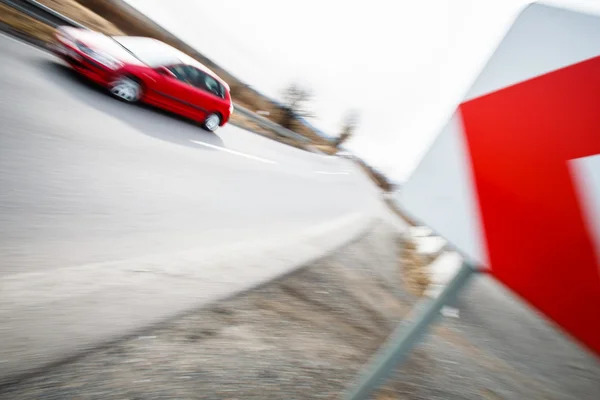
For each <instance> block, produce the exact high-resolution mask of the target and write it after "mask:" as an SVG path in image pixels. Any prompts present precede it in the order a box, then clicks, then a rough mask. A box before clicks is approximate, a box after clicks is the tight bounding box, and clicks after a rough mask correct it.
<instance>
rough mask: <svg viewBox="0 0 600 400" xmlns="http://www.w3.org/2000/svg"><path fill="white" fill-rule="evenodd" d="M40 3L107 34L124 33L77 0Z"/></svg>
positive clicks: (46, 0) (53, 0)
mask: <svg viewBox="0 0 600 400" xmlns="http://www.w3.org/2000/svg"><path fill="white" fill-rule="evenodd" d="M38 1H39V2H40V3H42V4H44V5H46V6H48V7H50V8H51V9H53V10H56V11H58V12H59V13H61V14H63V15H65V16H67V17H69V18H71V19H72V20H75V21H77V22H79V23H81V24H83V25H85V26H87V27H89V28H91V29H93V30H95V31H98V32H102V33H104V34H107V35H122V34H123V32H122V31H121V30H119V29H118V28H117V27H116V26H114V25H113V24H111V23H110V22H108V21H107V20H105V19H104V18H102V17H100V16H99V15H98V14H96V13H94V12H92V11H90V10H89V9H87V8H85V7H84V6H82V5H81V4H79V3H78V2H77V1H75V0H38Z"/></svg>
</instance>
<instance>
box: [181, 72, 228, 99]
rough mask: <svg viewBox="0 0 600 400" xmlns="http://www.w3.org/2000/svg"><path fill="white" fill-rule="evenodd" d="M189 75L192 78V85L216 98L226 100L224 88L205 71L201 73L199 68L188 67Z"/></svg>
mask: <svg viewBox="0 0 600 400" xmlns="http://www.w3.org/2000/svg"><path fill="white" fill-rule="evenodd" d="M188 73H189V76H190V80H191V83H192V85H194V86H195V87H197V88H199V89H201V90H204V91H206V92H209V93H212V94H214V95H215V96H218V97H221V98H224V97H225V91H224V90H223V86H222V85H221V84H220V83H219V82H218V81H217V80H216V79H215V78H213V77H212V76H210V75H208V74H207V73H206V72H204V71H200V70H199V69H197V68H194V67H192V66H188Z"/></svg>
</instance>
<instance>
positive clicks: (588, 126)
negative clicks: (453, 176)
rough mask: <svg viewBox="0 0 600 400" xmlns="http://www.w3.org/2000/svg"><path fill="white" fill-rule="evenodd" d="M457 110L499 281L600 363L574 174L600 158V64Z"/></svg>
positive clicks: (592, 282) (597, 291) (592, 275)
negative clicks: (581, 162)
mask: <svg viewBox="0 0 600 400" xmlns="http://www.w3.org/2000/svg"><path fill="white" fill-rule="evenodd" d="M460 111H461V114H462V117H463V123H464V134H465V137H466V141H467V143H468V147H469V150H470V156H471V162H472V167H473V173H474V180H475V186H476V193H477V196H478V198H479V205H480V212H481V217H482V221H483V227H484V231H485V240H486V243H485V244H486V246H487V249H488V259H489V262H490V266H491V271H492V273H493V274H494V275H495V276H496V277H497V278H498V279H499V280H500V281H502V282H503V283H504V284H506V285H507V286H508V287H510V288H511V289H513V290H514V291H515V292H517V293H518V294H520V295H521V296H522V297H524V298H525V299H526V300H528V301H529V302H530V303H531V304H533V305H534V306H535V307H537V308H538V309H539V310H541V311H542V312H543V313H545V314H546V315H547V316H549V317H550V318H552V319H553V320H554V321H556V322H557V323H558V324H559V325H560V326H562V327H563V328H564V329H566V330H567V331H568V332H570V333H571V334H572V335H573V336H575V337H576V338H578V339H579V340H580V341H581V342H583V343H584V344H585V345H587V346H588V347H589V348H591V349H592V350H594V351H595V352H596V353H598V354H600V265H599V264H600V262H599V261H598V259H597V256H596V254H597V253H596V249H595V247H594V241H593V239H592V236H591V232H590V230H589V228H588V227H589V225H587V224H586V220H585V217H584V215H585V212H584V211H585V210H583V209H582V206H581V204H582V202H581V201H580V199H579V198H578V192H577V190H576V187H575V182H574V179H573V176H572V173H571V170H570V169H569V167H568V164H569V160H572V159H575V158H581V157H587V156H592V155H595V154H600V58H594V59H591V60H588V61H584V62H581V63H578V64H575V65H572V66H569V67H567V68H563V69H560V70H557V71H554V72H551V73H548V74H545V75H542V76H539V77H537V78H534V79H531V80H528V81H525V82H522V83H519V84H517V85H514V86H511V87H508V88H505V89H502V90H499V91H497V92H494V93H491V94H488V95H486V96H483V97H480V98H477V99H474V100H471V101H468V102H466V103H464V104H462V105H461V107H460Z"/></svg>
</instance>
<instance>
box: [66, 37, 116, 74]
mask: <svg viewBox="0 0 600 400" xmlns="http://www.w3.org/2000/svg"><path fill="white" fill-rule="evenodd" d="M76 44H77V48H78V49H79V50H81V52H82V53H84V54H85V55H87V56H88V57H90V58H91V59H93V60H94V61H97V62H98V63H100V64H102V65H104V66H105V67H107V68H110V69H117V68H119V67H121V66H122V64H121V62H119V60H117V59H116V58H114V57H112V56H109V55H108V54H102V53H99V52H97V51H95V50H93V49H91V48H90V47H88V46H86V45H85V44H83V43H81V42H77V43H76Z"/></svg>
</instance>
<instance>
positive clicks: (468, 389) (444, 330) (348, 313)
mask: <svg viewBox="0 0 600 400" xmlns="http://www.w3.org/2000/svg"><path fill="white" fill-rule="evenodd" d="M401 249H402V241H401V240H400V238H399V236H398V234H397V233H396V231H395V230H393V229H392V228H390V227H389V226H388V225H385V224H383V223H380V224H378V225H376V226H375V227H374V228H373V229H372V230H371V231H370V232H369V233H368V234H366V235H365V236H363V237H362V238H360V239H359V240H356V241H355V242H353V243H351V244H350V245H347V246H345V247H344V248H342V249H340V250H338V251H337V252H336V253H334V254H332V255H330V256H328V257H326V258H324V259H322V260H320V261H318V262H316V263H314V264H313V265H310V266H308V267H306V268H304V269H302V270H300V271H298V272H295V273H293V274H291V275H288V276H285V277H283V278H281V279H279V280H277V281H273V282H270V283H268V284H266V285H264V286H262V287H260V288H258V289H255V290H252V291H249V292H246V293H243V294H241V295H238V296H236V297H234V298H231V299H228V300H224V301H220V302H218V303H215V304H213V305H212V306H211V307H209V308H205V309H202V310H197V311H194V312H192V313H189V314H187V315H184V316H181V317H179V318H177V319H174V320H172V321H170V322H168V323H165V324H163V325H161V326H159V327H155V328H154V329H151V330H148V331H147V332H145V333H144V334H143V335H138V336H135V337H132V338H129V339H127V340H123V341H121V342H118V343H115V344H113V345H111V346H108V347H105V348H102V349H99V350H97V351H94V352H92V353H88V354H87V355H84V356H82V357H80V358H78V359H76V360H72V361H71V362H69V363H65V364H62V365H59V366H55V367H54V368H51V369H49V370H47V371H46V372H44V373H42V374H39V375H37V376H35V377H31V378H29V379H27V380H24V381H21V382H19V383H17V384H15V385H12V386H8V387H4V388H2V390H1V391H0V398H2V399H14V400H21V399H37V398H43V399H320V398H323V399H334V398H340V396H341V394H342V393H343V392H344V390H345V388H347V387H348V385H349V384H350V383H351V382H352V381H353V380H354V379H355V377H356V375H357V373H358V371H359V370H360V369H361V368H362V366H363V365H364V363H365V362H366V361H367V360H368V358H369V357H370V355H371V354H373V352H374V351H375V350H376V349H377V348H378V347H379V346H380V345H381V344H382V342H383V341H384V340H385V338H386V336H387V335H388V334H389V333H390V332H391V330H392V329H393V328H394V326H395V325H396V324H397V323H398V322H399V321H400V320H401V319H402V317H403V316H404V315H406V313H407V312H408V310H409V309H410V307H411V305H412V304H413V303H414V299H415V297H413V296H412V295H411V294H409V291H406V290H405V289H404V287H403V285H402V282H403V279H402V271H401V267H400V265H399V262H398V259H399V257H398V255H399V252H400V251H401ZM457 306H458V308H459V309H460V318H458V319H456V318H449V319H442V320H440V323H438V324H437V325H436V327H435V328H434V329H433V332H432V334H430V335H429V336H428V337H427V338H426V340H425V342H424V343H423V344H422V345H421V346H419V347H418V349H417V350H416V351H415V352H414V353H413V355H412V357H411V358H410V359H409V361H408V362H407V363H406V364H405V365H403V366H402V368H401V369H399V371H398V373H397V375H396V377H395V378H394V380H393V382H391V383H390V384H389V385H387V386H386V387H385V388H383V389H382V391H381V392H380V393H378V394H377V395H376V398H377V399H482V398H483V399H597V398H598V394H599V393H600V382H599V381H598V377H599V376H600V365H599V364H598V360H597V359H595V358H593V357H592V356H590V355H589V354H587V353H585V352H584V351H582V350H581V349H580V348H579V347H578V346H577V345H575V344H573V343H572V342H570V341H569V340H568V339H567V338H566V337H564V336H562V335H561V334H559V333H558V332H556V331H555V330H554V329H553V328H552V327H551V326H550V325H549V324H548V323H547V322H545V321H543V320H542V319H541V318H540V317H539V316H537V315H536V314H535V313H534V312H533V311H532V310H530V309H528V308H526V307H524V305H523V304H522V303H520V302H518V301H517V300H516V299H515V298H513V297H512V295H510V294H509V293H508V292H506V291H505V290H504V289H502V288H500V287H498V286H497V285H496V284H495V283H494V282H493V281H491V280H489V279H487V278H486V277H480V278H479V279H476V280H474V282H473V283H472V284H471V285H470V286H469V288H468V290H467V293H465V295H464V296H463V298H461V300H460V301H458V302H457Z"/></svg>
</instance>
